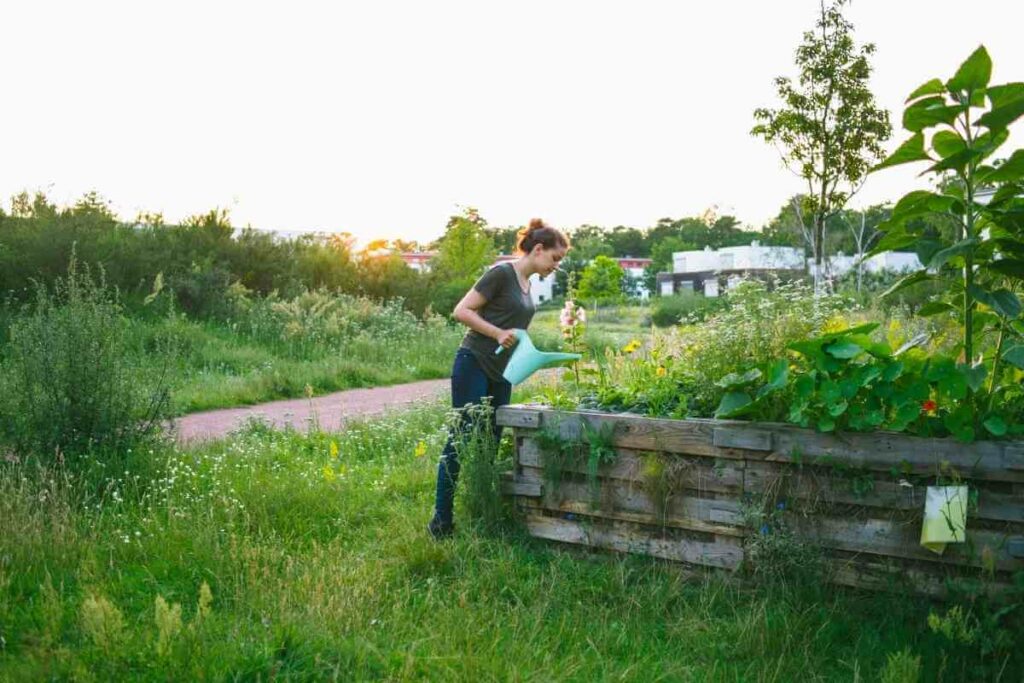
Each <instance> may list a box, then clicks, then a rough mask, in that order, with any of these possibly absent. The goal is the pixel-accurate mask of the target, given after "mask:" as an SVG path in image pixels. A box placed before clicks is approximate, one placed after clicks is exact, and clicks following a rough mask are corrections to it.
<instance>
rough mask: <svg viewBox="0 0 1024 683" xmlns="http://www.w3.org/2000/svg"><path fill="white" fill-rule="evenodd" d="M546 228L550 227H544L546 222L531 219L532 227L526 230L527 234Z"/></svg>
mask: <svg viewBox="0 0 1024 683" xmlns="http://www.w3.org/2000/svg"><path fill="white" fill-rule="evenodd" d="M546 227H548V226H546V225H544V221H543V220H542V219H540V218H531V219H530V227H528V228H527V229H526V231H527V232H533V231H534V230H540V229H541V228H546Z"/></svg>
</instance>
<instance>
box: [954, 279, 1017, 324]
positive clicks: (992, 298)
mask: <svg viewBox="0 0 1024 683" xmlns="http://www.w3.org/2000/svg"><path fill="white" fill-rule="evenodd" d="M967 291H968V292H970V294H971V296H973V297H974V298H975V299H976V300H978V301H980V302H981V303H983V304H985V305H986V306H988V307H989V308H991V309H992V310H994V311H995V312H997V313H998V314H999V315H1001V316H1003V317H1004V318H1016V317H1017V316H1018V315H1020V311H1021V305H1020V299H1018V298H1017V295H1016V294H1014V293H1013V292H1011V291H1010V290H1008V289H997V290H995V291H989V290H988V289H985V288H984V287H982V286H980V285H976V284H973V285H971V286H970V287H968V288H967Z"/></svg>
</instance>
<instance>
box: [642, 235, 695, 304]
mask: <svg viewBox="0 0 1024 683" xmlns="http://www.w3.org/2000/svg"><path fill="white" fill-rule="evenodd" d="M693 249H694V246H693V245H692V244H690V243H688V242H685V241H683V239H682V238H681V237H677V236H675V235H670V236H668V237H665V238H664V239H662V240H661V241H659V242H657V243H655V244H652V245H651V263H650V265H649V266H647V267H646V268H644V276H643V283H644V286H645V287H646V288H647V291H648V292H654V291H655V290H656V289H657V284H658V273H670V272H672V254H674V253H676V252H677V251H691V250H693Z"/></svg>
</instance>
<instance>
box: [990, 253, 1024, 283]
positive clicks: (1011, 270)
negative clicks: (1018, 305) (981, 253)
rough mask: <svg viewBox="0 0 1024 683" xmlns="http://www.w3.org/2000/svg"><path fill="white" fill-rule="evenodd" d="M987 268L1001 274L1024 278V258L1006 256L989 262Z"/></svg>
mask: <svg viewBox="0 0 1024 683" xmlns="http://www.w3.org/2000/svg"><path fill="white" fill-rule="evenodd" d="M986 268H987V269H988V270H991V271H994V272H996V273H999V274H1000V275H1007V276H1009V277H1013V278H1017V279H1020V280H1024V259H1012V258H1004V259H1000V260H998V261H993V262H992V263H989V264H988V265H987V266H986Z"/></svg>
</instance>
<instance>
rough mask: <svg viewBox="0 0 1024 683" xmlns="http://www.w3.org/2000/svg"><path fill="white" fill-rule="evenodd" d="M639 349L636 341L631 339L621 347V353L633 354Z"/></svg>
mask: <svg viewBox="0 0 1024 683" xmlns="http://www.w3.org/2000/svg"><path fill="white" fill-rule="evenodd" d="M639 348H640V342H639V341H638V340H636V339H631V340H630V341H629V343H628V344H626V345H625V346H623V347H622V352H623V353H633V352H634V351H636V350H637V349H639Z"/></svg>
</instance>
